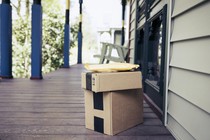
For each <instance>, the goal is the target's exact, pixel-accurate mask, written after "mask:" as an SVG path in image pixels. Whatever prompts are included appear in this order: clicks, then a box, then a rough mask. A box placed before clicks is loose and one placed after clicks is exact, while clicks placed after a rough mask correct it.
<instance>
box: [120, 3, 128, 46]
mask: <svg viewBox="0 0 210 140" xmlns="http://www.w3.org/2000/svg"><path fill="white" fill-rule="evenodd" d="M126 4H127V0H122V33H121V45H124V43H125V27H124V26H125V6H126Z"/></svg>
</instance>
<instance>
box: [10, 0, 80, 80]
mask: <svg viewBox="0 0 210 140" xmlns="http://www.w3.org/2000/svg"><path fill="white" fill-rule="evenodd" d="M52 2H54V3H53V5H54V7H53V6H52ZM56 2H57V1H55V0H54V1H49V0H46V1H45V3H44V5H46V7H43V11H44V13H43V28H42V30H43V32H42V36H43V39H42V66H43V69H42V71H43V73H48V72H51V71H54V70H56V69H57V68H59V67H60V66H61V65H62V64H63V44H64V21H65V19H64V16H63V15H64V13H65V11H63V10H61V9H60V8H59V7H58V6H57V7H56ZM47 4H50V5H51V6H49V7H47ZM59 9H60V10H59ZM19 16H20V15H19ZM28 18H31V17H30V16H29V17H28ZM70 30H71V46H70V47H75V46H76V44H75V43H76V40H77V31H78V25H76V24H75V25H73V26H72V27H71V29H70ZM12 44H13V76H14V77H29V76H30V73H31V23H30V20H29V19H27V16H23V17H18V19H15V20H13V39H12Z"/></svg>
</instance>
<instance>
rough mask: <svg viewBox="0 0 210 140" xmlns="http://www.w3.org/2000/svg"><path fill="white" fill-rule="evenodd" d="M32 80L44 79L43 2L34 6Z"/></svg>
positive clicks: (37, 2)
mask: <svg viewBox="0 0 210 140" xmlns="http://www.w3.org/2000/svg"><path fill="white" fill-rule="evenodd" d="M31 24H32V27H31V28H32V32H31V35H32V43H31V44H32V51H31V79H42V78H43V77H42V6H41V0H34V1H33V5H32V23H31Z"/></svg>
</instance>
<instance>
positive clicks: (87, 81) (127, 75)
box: [82, 71, 142, 92]
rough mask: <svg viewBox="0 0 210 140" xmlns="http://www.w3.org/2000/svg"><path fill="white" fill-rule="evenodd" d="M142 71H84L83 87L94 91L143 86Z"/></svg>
mask: <svg viewBox="0 0 210 140" xmlns="http://www.w3.org/2000/svg"><path fill="white" fill-rule="evenodd" d="M141 81H142V79H141V72H140V71H134V72H109V73H92V72H84V73H82V88H84V89H87V90H91V91H93V92H104V91H115V90H127V89H138V88H142V83H141Z"/></svg>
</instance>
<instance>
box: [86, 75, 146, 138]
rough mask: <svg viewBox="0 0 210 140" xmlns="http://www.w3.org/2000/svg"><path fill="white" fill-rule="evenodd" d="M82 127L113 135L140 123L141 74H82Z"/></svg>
mask: <svg viewBox="0 0 210 140" xmlns="http://www.w3.org/2000/svg"><path fill="white" fill-rule="evenodd" d="M82 88H83V89H84V93H85V126H86V128H89V129H91V130H95V131H98V132H101V133H104V134H108V135H115V134H117V133H119V132H122V131H124V130H126V129H128V128H131V127H133V126H136V125H138V124H140V123H142V122H143V97H142V84H141V73H140V72H115V73H82Z"/></svg>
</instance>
